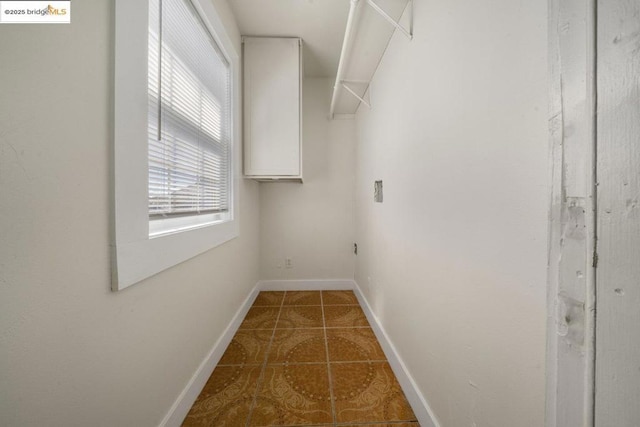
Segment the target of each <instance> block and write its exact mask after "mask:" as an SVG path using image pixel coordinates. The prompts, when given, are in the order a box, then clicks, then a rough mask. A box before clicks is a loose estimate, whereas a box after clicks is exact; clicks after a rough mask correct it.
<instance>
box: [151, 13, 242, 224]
mask: <svg viewBox="0 0 640 427" xmlns="http://www.w3.org/2000/svg"><path fill="white" fill-rule="evenodd" d="M148 72H149V87H148V90H149V219H150V221H149V234H150V235H151V236H154V235H158V234H162V233H165V232H174V231H176V230H180V229H184V228H189V227H193V226H199V225H201V224H207V223H211V222H215V221H220V220H224V219H226V218H227V214H228V212H229V203H228V201H229V200H228V199H229V167H228V163H229V110H230V105H229V104H230V102H229V101H230V97H229V63H228V62H227V60H226V58H225V57H224V55H223V54H222V52H221V50H220V48H219V47H218V45H217V43H216V42H215V40H214V39H213V37H212V36H211V35H210V33H209V31H208V30H207V29H206V27H205V26H204V25H203V23H202V21H201V19H200V17H199V15H198V13H197V11H196V10H195V9H194V8H193V6H192V4H191V2H190V0H151V1H150V9H149V70H148Z"/></svg>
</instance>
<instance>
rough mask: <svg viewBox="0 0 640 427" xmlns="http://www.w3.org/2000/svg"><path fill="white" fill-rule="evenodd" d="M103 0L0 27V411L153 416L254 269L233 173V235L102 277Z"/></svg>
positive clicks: (70, 416)
mask: <svg viewBox="0 0 640 427" xmlns="http://www.w3.org/2000/svg"><path fill="white" fill-rule="evenodd" d="M113 4H114V2H113V1H102V0H87V1H82V2H77V3H75V2H74V3H73V10H72V24H71V25H58V26H56V25H2V26H0V56H1V57H2V61H1V62H0V349H1V350H0V424H1V425H3V426H21V427H22V426H43V425H48V426H108V427H112V426H136V427H140V426H155V425H158V423H159V422H160V421H161V420H162V419H163V417H164V416H165V414H166V413H167V411H168V410H169V408H170V407H171V405H172V404H173V402H174V400H175V399H176V398H177V397H178V395H179V393H180V392H181V391H182V389H183V387H184V386H185V385H186V383H187V381H188V380H189V379H190V378H191V376H192V375H193V374H194V372H195V370H196V368H197V367H198V365H199V364H200V363H201V361H202V360H203V359H204V357H205V356H206V355H207V353H208V351H209V350H210V349H211V347H212V345H213V344H214V342H215V341H216V339H217V338H218V337H219V336H220V334H221V332H222V331H223V330H224V328H225V327H226V326H227V324H228V323H229V321H230V320H231V318H232V316H233V314H234V313H235V311H236V310H237V309H238V308H239V306H240V304H241V302H242V301H243V300H244V299H245V298H246V296H247V295H248V293H249V290H250V289H251V287H252V286H253V285H254V284H255V282H256V281H257V280H258V262H259V260H258V250H257V248H258V236H259V228H258V227H259V224H258V214H259V204H258V201H259V200H258V185H257V184H255V183H253V182H250V181H244V182H243V183H242V185H241V188H240V203H241V209H240V220H241V223H240V227H241V229H240V237H239V238H237V239H234V240H232V241H231V242H228V243H226V244H224V245H223V246H220V247H218V248H216V249H214V250H211V251H209V252H206V253H204V254H202V255H200V256H198V257H196V258H194V259H191V260H189V261H187V262H185V263H183V264H180V265H178V266H176V267H174V268H172V269H170V270H167V271H165V272H163V273H160V274H158V275H157V276H154V277H152V278H150V279H148V280H146V281H144V282H142V283H138V284H136V285H134V286H132V287H131V288H129V289H126V290H124V291H122V292H118V293H113V292H111V291H110V271H109V266H110V261H109V244H110V239H109V235H110V225H109V223H110V221H109V218H110V211H111V204H110V188H111V179H110V168H111V165H110V157H111V154H110V153H111V150H112V141H111V136H112V130H111V106H112V102H113V77H112V67H113V64H112V56H113V54H112V50H113V37H114V22H113ZM216 4H217V5H218V7H222V8H226V7H227V5H226V2H224V1H222V0H221V1H217V2H216ZM223 12H224V13H223V18H225V22H226V23H227V24H228V26H229V30H230V32H231V35H232V37H233V39H234V41H235V43H236V46H237V47H238V48H239V46H240V44H239V43H240V39H239V34H238V32H237V29H236V28H235V23H234V22H233V20H232V18H231V17H232V15H231V14H230V13H229V11H228V10H225V11H223Z"/></svg>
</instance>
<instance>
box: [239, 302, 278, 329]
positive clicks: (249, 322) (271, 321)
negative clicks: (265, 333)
mask: <svg viewBox="0 0 640 427" xmlns="http://www.w3.org/2000/svg"><path fill="white" fill-rule="evenodd" d="M279 312H280V308H279V307H251V308H250V309H249V312H248V313H247V315H246V317H245V318H244V321H243V322H242V323H241V324H240V328H239V329H273V328H274V327H275V326H276V321H277V320H278V313H279Z"/></svg>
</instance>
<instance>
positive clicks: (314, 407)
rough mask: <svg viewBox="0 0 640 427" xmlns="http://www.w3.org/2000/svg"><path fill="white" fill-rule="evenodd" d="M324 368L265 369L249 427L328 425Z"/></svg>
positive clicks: (280, 366)
mask: <svg viewBox="0 0 640 427" xmlns="http://www.w3.org/2000/svg"><path fill="white" fill-rule="evenodd" d="M332 419H333V417H332V415H331V399H330V393H329V377H328V374H327V365H326V364H321V365H288V366H287V365H284V366H282V365H270V366H267V367H266V368H265V372H264V377H263V380H262V385H261V387H260V390H259V391H258V397H257V400H256V407H255V409H254V411H253V412H252V414H251V419H250V423H249V425H250V426H281V425H309V424H322V423H331V422H332Z"/></svg>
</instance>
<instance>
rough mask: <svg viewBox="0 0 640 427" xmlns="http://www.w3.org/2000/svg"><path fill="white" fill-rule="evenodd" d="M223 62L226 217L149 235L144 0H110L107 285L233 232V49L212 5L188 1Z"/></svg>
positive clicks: (124, 282) (131, 280) (236, 126)
mask: <svg viewBox="0 0 640 427" xmlns="http://www.w3.org/2000/svg"><path fill="white" fill-rule="evenodd" d="M191 1H192V3H193V5H194V7H195V8H196V10H197V11H198V12H199V13H200V15H201V17H202V20H203V22H204V23H205V25H206V26H207V27H208V30H209V31H210V32H211V34H212V35H213V36H214V38H215V40H216V42H217V43H218V46H219V47H220V48H221V50H222V52H223V54H224V55H225V57H226V58H227V60H228V62H229V64H230V76H231V91H232V96H231V108H232V111H233V114H232V124H231V137H230V144H231V147H230V150H231V162H230V165H229V166H230V169H231V179H230V190H229V197H230V199H231V200H230V203H229V206H230V218H229V219H227V220H223V221H220V222H216V223H213V224H205V225H203V226H201V227H198V228H193V229H188V230H184V231H178V232H175V233H170V234H162V235H158V236H154V237H149V201H148V179H149V176H148V139H147V138H148V130H147V126H148V125H147V120H148V116H147V108H148V93H147V79H148V72H147V68H148V64H147V55H148V42H147V40H148V32H149V24H148V23H149V3H148V1H147V0H116V10H115V30H116V37H115V78H114V83H115V96H114V167H113V175H114V176H113V183H114V187H113V196H114V197H113V202H114V226H113V227H112V228H113V245H112V249H113V256H112V259H113V263H112V264H113V265H112V289H113V290H114V291H118V290H122V289H124V288H126V287H128V286H131V285H133V284H135V283H138V282H140V281H142V280H144V279H146V278H147V277H150V276H153V275H155V274H157V273H159V272H161V271H163V270H166V269H167V268H170V267H172V266H174V265H176V264H179V263H181V262H184V261H186V260H188V259H189V258H193V257H194V256H196V255H198V254H201V253H203V252H205V251H207V250H209V249H212V248H214V247H216V246H219V245H221V244H223V243H225V242H227V241H229V240H231V239H233V238H235V237H237V236H238V235H239V218H238V212H239V210H238V207H239V201H238V191H237V190H238V183H239V180H240V176H239V171H240V167H239V166H240V165H239V163H238V162H239V161H240V144H239V142H238V136H239V135H240V117H241V116H240V114H241V113H240V85H239V82H240V65H239V54H238V52H237V51H236V49H235V47H234V45H233V43H232V41H231V39H230V38H229V36H228V35H227V33H226V30H225V28H224V24H223V23H222V21H221V19H220V17H219V15H218V13H217V12H216V10H215V7H214V6H213V4H212V3H211V2H210V1H207V0H191Z"/></svg>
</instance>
